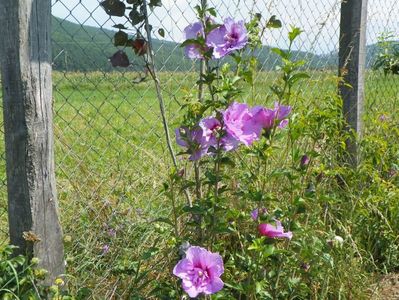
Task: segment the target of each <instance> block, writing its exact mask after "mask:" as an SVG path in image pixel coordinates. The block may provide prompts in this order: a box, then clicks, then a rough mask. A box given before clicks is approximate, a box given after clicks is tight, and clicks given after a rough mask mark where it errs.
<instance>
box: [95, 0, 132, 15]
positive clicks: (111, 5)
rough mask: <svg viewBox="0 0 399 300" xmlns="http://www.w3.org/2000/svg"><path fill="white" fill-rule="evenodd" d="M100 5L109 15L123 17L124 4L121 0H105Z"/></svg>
mask: <svg viewBox="0 0 399 300" xmlns="http://www.w3.org/2000/svg"><path fill="white" fill-rule="evenodd" d="M100 5H101V6H102V8H104V10H105V12H106V13H107V14H108V15H110V16H116V17H123V16H124V15H125V10H126V5H125V3H123V2H122V1H117V0H105V1H103V2H101V3H100Z"/></svg>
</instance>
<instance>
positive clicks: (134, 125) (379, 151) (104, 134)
mask: <svg viewBox="0 0 399 300" xmlns="http://www.w3.org/2000/svg"><path fill="white" fill-rule="evenodd" d="M136 77H137V74H136V73H118V72H114V73H96V72H93V73H87V74H83V73H58V72H55V73H54V76H53V85H54V93H53V97H54V99H53V102H54V105H53V107H54V132H55V137H56V138H55V142H56V145H55V149H56V153H55V154H56V176H57V188H58V198H59V205H60V214H61V215H60V217H61V223H62V226H63V231H64V241H65V251H66V253H65V256H66V262H67V270H68V276H69V285H70V289H71V290H73V291H75V292H76V293H80V295H81V296H82V298H84V297H85V296H84V295H89V294H90V295H91V297H92V298H94V299H112V298H118V297H121V298H128V295H129V297H130V299H149V298H150V296H148V295H149V294H150V292H153V291H154V290H155V289H156V287H154V285H153V284H152V283H151V282H153V281H160V280H161V279H163V278H165V277H168V276H170V275H168V274H169V273H170V270H169V269H168V268H169V265H170V262H171V261H172V260H173V259H174V256H175V255H173V254H170V253H168V251H169V249H170V248H171V245H174V244H175V243H176V241H175V237H174V236H173V233H172V232H171V230H170V228H169V226H168V225H167V224H163V223H160V222H157V220H160V219H161V218H169V217H170V214H171V209H170V205H169V203H167V201H169V200H168V199H167V197H166V196H165V192H164V190H163V183H164V182H165V181H166V180H168V174H169V173H170V168H171V159H170V157H169V155H168V153H167V149H166V143H165V137H164V133H163V128H162V123H161V119H160V118H161V117H160V113H159V106H158V101H157V98H156V94H155V89H154V87H153V82H152V81H151V80H147V81H144V82H140V83H134V81H135V79H136ZM276 77H277V76H276V72H261V73H259V74H258V75H257V78H256V80H255V83H254V87H253V89H251V90H248V91H249V93H243V95H249V97H248V98H241V97H240V96H238V98H239V99H237V100H239V101H241V102H243V101H248V102H250V103H258V104H271V103H273V101H274V99H273V97H272V93H271V91H270V88H269V87H270V86H271V85H272V84H273V82H274V80H275V78H276ZM160 78H161V84H162V89H163V95H164V98H165V102H166V113H167V117H168V120H169V127H170V130H171V135H172V138H173V139H174V128H177V127H178V126H179V124H180V122H181V117H182V112H181V105H182V104H184V103H189V102H190V101H192V100H193V99H195V91H193V89H192V88H193V86H194V84H195V81H196V79H195V78H196V75H195V74H193V73H160ZM336 86H337V78H336V77H335V76H334V74H333V73H332V72H330V71H325V72H322V71H315V72H312V77H311V79H309V80H306V81H304V82H303V83H301V84H300V85H299V86H298V87H297V88H296V89H295V90H294V91H293V94H294V95H296V96H295V97H293V100H294V101H293V103H292V105H293V107H294V110H295V109H296V111H297V114H298V115H297V116H296V118H297V119H298V120H301V121H302V122H304V123H303V128H304V129H303V130H304V131H306V130H307V129H306V128H307V127H306V126H308V124H307V123H305V121H306V120H307V119H306V118H305V117H304V115H305V114H306V113H307V112H310V113H312V114H313V113H314V114H313V115H310V116H308V118H309V120H310V121H309V122H313V121H314V122H316V121H317V122H319V123H318V124H319V125H320V131H323V130H325V131H323V134H325V135H327V134H328V133H327V131H328V129H323V128H324V125H325V124H327V123H328V122H332V121H331V120H329V121H326V123H324V120H323V113H325V114H326V115H325V118H326V119H329V118H332V117H331V115H328V112H327V108H328V107H330V106H329V105H332V104H331V103H333V102H330V103H327V101H333V100H331V99H330V100H326V98H327V95H334V94H335V91H336ZM243 97H244V96H243ZM334 101H335V100H334ZM398 104H399V77H397V76H396V77H395V76H392V75H388V76H384V75H383V74H382V73H380V72H374V71H369V72H368V73H367V76H366V101H365V108H364V110H365V118H364V121H365V135H364V143H363V146H364V147H363V149H364V160H365V161H366V163H365V164H364V165H362V168H364V169H361V170H358V171H359V173H351V174H350V175H348V174H349V171H347V170H346V171H345V172H346V173H345V172H344V171H342V172H343V173H342V174H341V175H342V176H343V177H345V176H346V175H348V178H350V180H349V181H348V182H347V184H348V185H349V186H350V187H348V189H346V190H345V189H344V188H342V190H339V189H340V185H339V184H337V183H334V182H335V181H334V180H335V178H336V175H337V174H338V173H337V172H338V171H339V170H340V169H339V167H338V166H337V165H336V164H335V158H333V157H332V156H333V155H334V148H335V146H334V140H333V138H334V136H335V135H334V134H331V136H330V137H328V136H324V137H322V138H321V141H322V142H320V144H318V145H313V146H314V147H313V148H312V145H310V143H309V139H310V138H309V136H308V137H306V138H304V139H303V140H301V141H300V143H299V144H300V145H301V146H303V147H302V148H301V151H303V152H305V151H306V149H308V151H309V153H313V152H315V151H319V153H318V155H324V156H326V157H327V158H328V159H329V161H330V165H328V164H327V163H326V160H327V159H320V158H318V156H315V167H314V168H315V170H314V172H309V173H306V174H307V175H306V176H307V177H312V176H314V177H315V178H316V175H315V174H316V173H321V172H323V173H324V174H325V176H326V179H324V180H321V182H319V183H318V187H317V188H318V190H320V191H319V192H318V196H317V197H316V196H315V197H313V196H308V198H309V199H307V198H306V197H305V196H303V197H304V199H305V200H306V201H309V202H307V204H306V209H307V211H308V213H309V215H312V218H313V217H314V218H317V219H318V223H317V224H318V225H317V230H319V231H320V232H324V233H325V234H324V233H323V234H320V235H321V236H329V235H331V232H332V231H333V230H332V228H341V232H340V235H342V236H343V237H344V239H345V246H344V247H345V248H347V249H349V250H348V251H349V252H350V254H348V253H344V251H341V250H337V251H336V252H334V253H330V254H329V255H330V256H329V257H328V256H325V257H324V263H325V265H323V264H321V263H320V265H319V267H312V268H314V269H316V268H326V269H324V270H325V273H324V274H323V275H320V276H319V277H318V276H316V277H317V278H316V277H313V278H312V279H310V277H309V281H308V282H307V284H309V286H310V287H311V289H313V292H314V295H319V298H318V299H326V298H329V299H332V298H334V299H338V298H339V297H341V299H350V298H352V299H362V298H367V297H368V296H370V295H371V293H372V291H371V289H370V286H371V285H372V284H373V283H375V282H377V281H378V278H379V277H378V276H379V275H378V274H380V273H384V272H394V271H395V270H397V269H398V268H399V264H398V262H399V260H398V261H396V260H397V259H398V258H399V249H398V247H397V245H396V246H395V242H394V240H391V242H390V244H389V245H388V244H383V243H389V239H390V238H392V239H394V237H395V236H396V239H397V238H398V229H399V227H394V226H397V225H398V222H397V221H395V222H394V221H393V219H394V217H395V214H397V213H398V211H399V209H398V201H399V198H398V197H399V185H398V179H397V175H393V177H389V176H388V175H387V174H386V173H387V172H389V171H390V170H394V168H396V167H398V165H399V157H398V153H396V152H395V151H396V150H398V149H397V148H398V147H397V145H394V144H395V143H397V140H394V137H398V133H397V132H398V131H399V130H398V124H399V117H398V112H399V105H398ZM326 107H327V108H326ZM316 114H318V115H317V116H316ZM382 115H383V116H384V118H385V120H387V121H381V120H382V119H381V116H382ZM312 116H314V118H315V119H314V120H313V119H311V118H312ZM316 117H317V118H318V120H316ZM384 122H385V123H384ZM312 124H313V123H312ZM298 126H299V125H298ZM309 126H310V125H309ZM326 126H327V125H326ZM312 134H313V133H312ZM1 139H2V141H1V148H0V153H4V142H3V136H1ZM326 144H328V145H326ZM174 145H175V144H174ZM175 149H176V151H178V149H177V147H176V145H175ZM279 151H280V152H281V153H280V154H278V155H277V158H276V159H275V160H274V162H273V165H274V166H277V165H278V164H279V162H281V160H280V161H279V158H280V159H282V158H283V157H284V158H285V159H286V157H287V155H286V153H283V152H284V150H283V148H280V150H279ZM246 155H247V153H246V152H245V150H243V151H240V152H239V153H237V154H236V155H235V160H236V161H237V163H238V164H239V163H240V161H242V159H243V158H244V157H245V156H246ZM373 160H374V163H375V165H372V164H371V162H372V161H373ZM179 163H180V164H181V165H185V164H186V162H185V161H184V160H182V159H179ZM388 165H389V168H390V169H389V170H387V168H388ZM392 168H393V169H392ZM371 169H373V171H370V170H371ZM374 171H375V172H374ZM398 171H399V169H398ZM367 173H369V174H373V175H372V176H371V175H370V177H367V176H366V174H367ZM0 174H1V178H2V179H3V183H4V182H5V181H4V179H5V161H4V159H2V160H1V161H0ZM359 174H360V175H359ZM377 174H381V176H380V177H378V176H377ZM356 176H358V178H356ZM361 176H364V178H363V179H361V178H360V177H361ZM384 176H385V177H384ZM386 176H388V177H386ZM395 176H396V177H395ZM377 177H378V178H377ZM277 180H280V181H281V180H282V179H281V178H280V177H279V178H277V177H276V178H270V182H269V183H267V186H268V187H269V188H270V191H272V192H275V193H276V194H278V193H281V195H285V194H286V192H284V191H282V190H281V189H280V187H276V184H277V182H278V181H277ZM284 180H285V179H284ZM351 180H353V182H351ZM362 180H363V181H362ZM369 181H373V182H369ZM284 182H285V181H284ZM352 183H353V185H352ZM373 183H378V184H379V185H381V187H380V190H379V191H378V193H377V192H376V195H375V197H371V193H370V194H368V193H367V190H369V191H371V190H373V189H374V188H376V187H375V186H373ZM370 186H373V187H370ZM334 189H335V190H336V191H333V190H334ZM387 191H389V193H390V194H389V195H387V198H385V199H384V197H383V195H384V193H385V192H387ZM341 193H343V194H345V193H346V194H347V196H348V199H351V200H350V201H353V202H351V204H350V203H349V202H348V203H345V198H343V196H342V194H341ZM366 194H367V195H366ZM338 195H341V196H342V197H341V196H338ZM312 197H313V198H312ZM340 197H341V198H340ZM1 199H3V201H2V203H1V206H2V208H3V209H5V199H6V190H5V185H4V184H3V186H2V187H1ZM348 199H346V200H347V201H349V200H348ZM388 199H389V201H391V202H389V203H391V205H392V206H393V208H392V210H390V209H389V208H388V207H385V205H386V202H384V201H388ZM178 201H179V203H180V204H179V205H183V203H184V197H182V196H181V197H179V199H178ZM292 201H294V200H293V199H290V200H287V203H283V204H281V206H282V207H286V206H288V205H289V204H290V203H292ZM312 201H313V202H312ZM392 201H396V203H394V202H392ZM351 206H352V207H353V210H352V211H348V210H349V207H351ZM355 207H356V210H355ZM327 208H328V209H327ZM357 210H358V211H359V213H357ZM364 210H366V212H365V211H364ZM367 211H368V212H367ZM369 212H372V213H370V215H369V214H368V213H369ZM3 216H4V215H3ZM396 216H397V215H396ZM362 218H363V220H364V221H365V223H366V222H369V221H370V220H371V219H372V218H374V219H373V220H374V221H375V222H376V223H373V225H370V227H364V230H363V231H362V230H361V229H360V228H359V226H360V225H359V226H355V225H353V224H351V222H352V221H354V220H357V221H359V219H362ZM301 220H302V219H301ZM376 220H378V222H377V221H376ZM6 221H7V220H6V218H5V217H3V218H2V221H1V223H2V224H1V227H2V228H6ZM304 222H305V221H304ZM311 223H312V222H311V221H309V220H308V221H306V224H311ZM365 223H364V224H365ZM309 226H310V225H309ZM305 227H306V226H305V225H304V228H305ZM306 230H307V229H306ZM306 230H305V229H304V232H306ZM382 231H383V232H382ZM374 234H381V235H382V236H383V237H384V238H383V239H381V240H379V239H377V241H376V240H375V239H376V238H377V237H376V236H373V235H374ZM360 237H362V238H360ZM3 240H4V239H3ZM306 240H307V242H308V243H309V244H312V245H313V243H319V241H316V242H315V241H314V240H312V237H311V236H310V235H307V236H306ZM365 241H368V242H369V244H368V245H367V243H366V242H365ZM299 246H300V245H298V247H299ZM302 246H303V245H302ZM334 251H335V250H334ZM373 251H376V252H375V253H372V252H373ZM384 251H386V252H384ZM331 257H334V258H335V264H334V266H331V264H333V263H332V262H331V259H330V258H331ZM374 258H375V259H377V260H378V259H381V261H380V262H378V261H373V259H374ZM388 258H389V259H392V260H395V261H386V259H388ZM326 265H330V267H331V268H330V269H327V267H326ZM395 266H396V267H395ZM384 268H385V269H384ZM315 272H316V271H315ZM305 277H306V276H305ZM323 277H325V278H327V279H326V281H324V280H323ZM295 278H296V277H295ZM291 284H292V285H293V286H294V285H295V284H296V283H295V282H293V283H291ZM349 290H352V292H349V293H348V291H349ZM146 293H147V294H146ZM351 293H353V294H351ZM143 295H147V297H148V298H147V297H146V296H143ZM134 297H137V298H134ZM140 297H141V298H140ZM331 297H332V298H331ZM316 298H317V296H316V297H315V299H316ZM259 299H261V298H259Z"/></svg>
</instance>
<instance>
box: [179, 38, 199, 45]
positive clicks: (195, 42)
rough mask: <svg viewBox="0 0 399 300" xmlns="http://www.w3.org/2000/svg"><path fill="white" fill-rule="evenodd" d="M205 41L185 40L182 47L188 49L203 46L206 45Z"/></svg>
mask: <svg viewBox="0 0 399 300" xmlns="http://www.w3.org/2000/svg"><path fill="white" fill-rule="evenodd" d="M204 42H205V41H204V39H203V38H200V37H199V38H197V39H188V40H185V41H184V42H183V43H181V45H180V47H186V46H188V45H199V46H202V45H203V44H204Z"/></svg>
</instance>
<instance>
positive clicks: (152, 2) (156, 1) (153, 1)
mask: <svg viewBox="0 0 399 300" xmlns="http://www.w3.org/2000/svg"><path fill="white" fill-rule="evenodd" d="M148 5H149V7H150V8H151V9H152V8H154V7H155V6H158V7H161V6H162V1H161V0H150V3H148Z"/></svg>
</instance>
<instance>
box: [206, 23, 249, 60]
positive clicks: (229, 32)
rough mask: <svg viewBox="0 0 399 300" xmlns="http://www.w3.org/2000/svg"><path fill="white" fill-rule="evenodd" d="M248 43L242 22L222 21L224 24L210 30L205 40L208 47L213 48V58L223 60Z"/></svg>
mask: <svg viewBox="0 0 399 300" xmlns="http://www.w3.org/2000/svg"><path fill="white" fill-rule="evenodd" d="M247 43H248V32H247V29H246V28H245V24H244V21H238V22H236V21H234V20H233V19H232V18H227V19H225V20H224V24H223V25H222V26H220V27H218V28H216V29H214V30H212V31H211V32H210V33H209V34H208V36H207V39H206V44H207V46H208V47H210V48H213V57H214V58H216V59H218V58H223V57H224V56H226V55H228V54H230V53H231V52H233V51H235V50H240V49H242V48H244V47H245V46H246V45H247Z"/></svg>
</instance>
